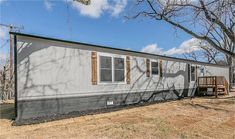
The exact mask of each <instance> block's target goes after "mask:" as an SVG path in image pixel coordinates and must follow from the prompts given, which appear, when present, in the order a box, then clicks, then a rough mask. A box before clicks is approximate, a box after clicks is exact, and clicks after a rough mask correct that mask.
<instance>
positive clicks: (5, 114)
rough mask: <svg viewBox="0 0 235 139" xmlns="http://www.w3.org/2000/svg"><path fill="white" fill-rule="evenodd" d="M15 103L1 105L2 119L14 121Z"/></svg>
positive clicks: (0, 115) (0, 116) (0, 117)
mask: <svg viewBox="0 0 235 139" xmlns="http://www.w3.org/2000/svg"><path fill="white" fill-rule="evenodd" d="M14 105H15V104H14V103H2V104H0V119H9V120H12V119H14V114H15V106H14Z"/></svg>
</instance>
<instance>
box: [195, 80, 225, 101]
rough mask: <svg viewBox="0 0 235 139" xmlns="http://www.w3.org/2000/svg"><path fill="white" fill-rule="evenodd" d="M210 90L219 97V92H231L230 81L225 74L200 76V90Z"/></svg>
mask: <svg viewBox="0 0 235 139" xmlns="http://www.w3.org/2000/svg"><path fill="white" fill-rule="evenodd" d="M208 90H210V91H211V92H213V94H214V95H215V96H216V97H217V96H218V94H221V93H223V94H229V87H228V82H227V80H226V78H225V77H224V76H203V77H198V92H199V94H200V93H201V91H206V92H208Z"/></svg>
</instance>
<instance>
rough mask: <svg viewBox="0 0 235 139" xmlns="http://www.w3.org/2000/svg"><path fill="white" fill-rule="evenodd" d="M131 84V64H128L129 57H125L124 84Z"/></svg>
mask: <svg viewBox="0 0 235 139" xmlns="http://www.w3.org/2000/svg"><path fill="white" fill-rule="evenodd" d="M130 82H131V63H130V57H129V56H127V57H126V83H127V84H130Z"/></svg>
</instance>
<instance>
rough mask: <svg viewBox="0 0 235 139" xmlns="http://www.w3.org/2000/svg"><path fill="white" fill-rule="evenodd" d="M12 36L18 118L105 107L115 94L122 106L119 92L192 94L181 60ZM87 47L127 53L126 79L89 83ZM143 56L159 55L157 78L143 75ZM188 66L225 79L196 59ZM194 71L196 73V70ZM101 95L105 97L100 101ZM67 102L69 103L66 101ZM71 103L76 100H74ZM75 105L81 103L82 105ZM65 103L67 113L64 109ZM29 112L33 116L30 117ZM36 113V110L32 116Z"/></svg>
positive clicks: (225, 71)
mask: <svg viewBox="0 0 235 139" xmlns="http://www.w3.org/2000/svg"><path fill="white" fill-rule="evenodd" d="M17 39H18V43H17V53H18V54H17V76H18V78H17V84H18V86H17V90H18V94H17V98H18V101H19V103H18V106H17V107H18V117H17V118H18V120H22V119H27V118H35V117H37V116H44V115H45V114H49V113H51V114H53V113H54V114H57V113H68V112H71V111H79V110H83V109H84V110H86V109H87V110H89V109H96V108H104V107H106V102H107V100H108V99H111V100H114V99H115V98H118V100H120V101H117V102H115V104H114V105H116V104H117V105H121V104H122V103H120V102H122V101H123V100H122V99H121V98H122V96H123V95H124V96H125V95H126V96H127V95H133V94H135V95H134V96H135V97H138V96H139V98H138V99H140V96H141V95H136V94H141V93H145V92H146V94H148V95H149V96H151V93H153V92H161V91H163V90H165V92H169V94H172V90H178V91H175V92H174V91H173V93H174V95H173V96H174V97H173V96H172V97H167V99H175V98H177V97H180V96H193V95H194V92H195V88H196V83H195V82H189V81H188V69H187V68H188V67H187V63H186V62H184V61H179V60H178V61H177V60H173V59H166V58H161V57H158V56H146V55H141V54H133V53H129V52H120V51H117V50H111V49H102V48H99V47H92V46H85V45H79V44H71V43H62V42H56V41H49V40H43V39H37V38H30V37H23V36H17ZM92 51H97V52H98V53H97V54H98V56H99V55H103V54H109V55H119V56H124V57H125V56H127V55H129V56H130V59H131V78H130V79H131V83H130V84H126V83H99V81H98V85H92V82H91V76H92V75H91V52H92ZM146 58H149V59H150V60H151V61H159V60H160V59H163V77H162V78H160V77H159V75H157V76H152V75H151V76H150V77H147V76H146V73H145V71H146V63H145V61H146ZM192 65H197V66H198V67H199V68H200V67H205V73H204V75H222V76H225V77H226V78H227V79H228V68H224V67H218V66H209V65H200V64H195V63H193V64H192ZM98 71H99V69H98ZM197 72H198V75H199V76H201V74H202V73H200V70H198V71H197ZM98 79H99V78H98ZM180 90H181V91H180ZM182 90H184V91H182ZM185 90H186V92H185ZM170 92H171V93H170ZM149 93H150V94H149ZM148 95H147V96H148ZM102 96H106V97H104V98H105V99H102V100H100V98H101V97H102ZM170 96H171V95H170ZM175 96H176V97H175ZM135 97H131V98H132V100H130V102H133V101H134V100H136V98H135ZM66 98H77V99H73V100H70V99H66ZM81 98H86V99H84V100H87V101H86V103H87V102H94V103H90V106H88V105H85V104H82V103H81V102H83V100H82V99H81ZM89 98H92V99H89ZM102 98H103V97H102ZM124 98H125V97H124ZM134 98H135V99H134ZM64 99H65V100H64ZM94 99H95V101H94ZM138 99H137V100H138ZM47 100H48V101H47ZM49 100H52V101H49ZM55 100H61V101H58V102H61V103H55V102H56V101H55ZM66 100H69V101H71V102H73V103H70V102H68V103H67V102H66ZM103 100H105V101H103ZM76 101H79V103H78V102H76ZM99 101H100V102H99ZM28 102H30V103H28ZM34 102H35V103H34ZM38 102H40V103H38ZM95 102H96V103H95ZM97 103H99V104H97ZM28 104H30V105H28ZM88 104H89V103H88ZM96 104H97V105H96ZM126 104H127V103H126ZM48 105H49V107H48ZM63 105H65V106H63ZM29 106H30V107H29ZM50 106H51V107H50ZM58 106H61V109H59V111H60V112H58V111H56V110H54V107H58ZM80 106H83V108H82V107H80ZM93 106H94V107H93ZM96 106H97V107H96ZM65 107H66V111H65V110H64V109H65ZM46 108H51V109H46ZM43 109H45V111H43ZM49 111H50V112H49ZM30 113H31V114H30ZM32 113H34V114H33V115H32ZM35 113H37V114H36V115H35Z"/></svg>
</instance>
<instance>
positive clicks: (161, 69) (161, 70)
mask: <svg viewBox="0 0 235 139" xmlns="http://www.w3.org/2000/svg"><path fill="white" fill-rule="evenodd" d="M159 65H160V67H159V68H160V77H162V76H163V65H162V60H160V64H159Z"/></svg>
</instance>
